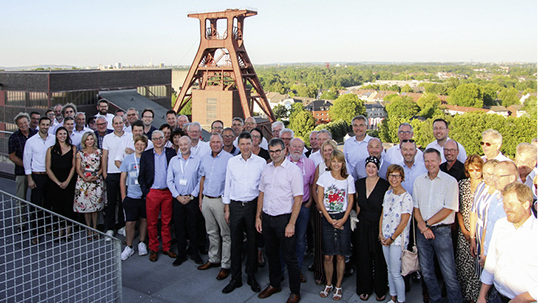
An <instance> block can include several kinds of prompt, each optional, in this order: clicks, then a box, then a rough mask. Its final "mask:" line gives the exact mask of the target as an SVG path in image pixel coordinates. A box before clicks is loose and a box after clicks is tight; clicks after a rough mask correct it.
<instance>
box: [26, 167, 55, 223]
mask: <svg viewBox="0 0 538 303" xmlns="http://www.w3.org/2000/svg"><path fill="white" fill-rule="evenodd" d="M32 180H34V182H35V185H36V187H35V188H34V189H32V192H31V195H30V201H31V202H32V203H33V204H35V205H38V206H41V207H43V208H45V209H48V210H51V209H52V204H51V203H50V200H49V199H46V197H47V186H48V184H49V182H50V179H49V176H47V175H46V174H32ZM30 212H31V216H30V220H31V224H30V226H31V228H32V229H33V230H35V229H36V228H37V225H39V227H44V226H45V225H46V224H47V223H50V222H45V221H44V214H43V211H42V210H38V209H36V208H35V207H30ZM47 217H48V216H47ZM49 221H50V218H49ZM36 232H37V231H36Z"/></svg>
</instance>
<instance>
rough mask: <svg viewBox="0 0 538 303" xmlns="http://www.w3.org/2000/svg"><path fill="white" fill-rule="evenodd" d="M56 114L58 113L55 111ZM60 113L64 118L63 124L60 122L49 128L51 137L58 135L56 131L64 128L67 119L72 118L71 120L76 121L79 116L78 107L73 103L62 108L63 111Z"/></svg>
mask: <svg viewBox="0 0 538 303" xmlns="http://www.w3.org/2000/svg"><path fill="white" fill-rule="evenodd" d="M55 112H56V110H55ZM60 113H61V115H62V118H63V119H62V122H59V123H57V124H55V125H52V126H51V127H49V135H53V136H55V135H56V130H57V129H58V127H60V126H63V124H64V122H65V118H67V117H71V118H73V119H74V118H75V115H76V114H77V107H76V105H75V104H73V103H67V104H66V105H64V106H63V107H62V110H61V112H60Z"/></svg>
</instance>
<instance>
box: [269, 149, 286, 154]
mask: <svg viewBox="0 0 538 303" xmlns="http://www.w3.org/2000/svg"><path fill="white" fill-rule="evenodd" d="M282 151H283V149H274V150H269V153H270V154H280V153H281V152H282Z"/></svg>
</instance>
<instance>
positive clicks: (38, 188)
mask: <svg viewBox="0 0 538 303" xmlns="http://www.w3.org/2000/svg"><path fill="white" fill-rule="evenodd" d="M49 127H50V119H49V118H48V117H42V118H41V119H39V132H38V133H37V134H35V135H33V136H32V137H30V138H29V139H28V140H26V144H25V145H24V153H23V157H22V161H23V165H24V173H25V174H26V177H27V178H28V188H30V189H31V190H32V194H31V196H30V201H31V202H32V203H34V204H36V205H39V206H43V207H45V208H46V209H51V205H50V203H49V202H50V201H47V200H46V199H45V197H46V191H47V184H48V182H49V177H48V176H47V172H46V169H45V154H46V153H47V149H48V148H49V147H50V146H52V145H54V142H55V137H54V136H49V134H48V131H49ZM33 213H34V212H33ZM37 215H38V216H39V217H42V216H43V213H42V212H37ZM36 221H37V220H35V218H32V219H31V222H33V223H32V228H33V229H35V224H36ZM34 236H37V235H34ZM37 243H39V238H38V237H35V238H33V239H32V244H37Z"/></svg>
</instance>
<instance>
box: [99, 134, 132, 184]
mask: <svg viewBox="0 0 538 303" xmlns="http://www.w3.org/2000/svg"><path fill="white" fill-rule="evenodd" d="M128 136H130V137H131V138H132V137H133V135H132V134H128V133H126V132H123V134H122V135H121V136H120V137H118V136H116V133H115V132H111V133H110V134H108V135H106V136H105V137H104V138H103V150H108V161H107V169H106V170H107V171H106V172H107V173H108V174H119V173H121V171H120V169H119V168H118V167H117V166H116V164H114V157H115V155H116V153H117V152H118V150H119V149H120V148H121V145H122V144H121V142H122V140H123V138H125V137H128Z"/></svg>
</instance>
